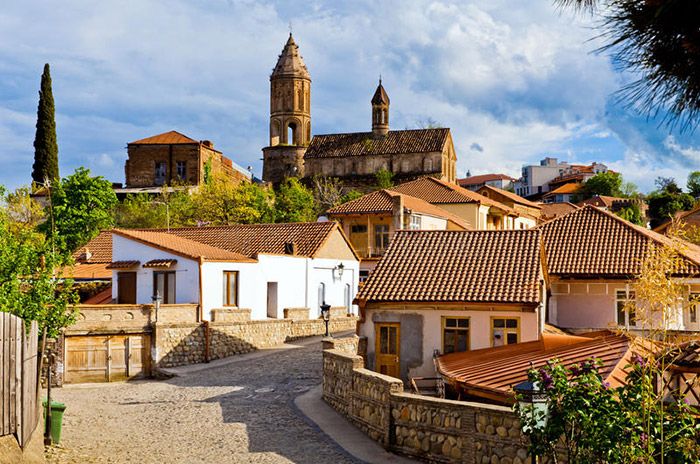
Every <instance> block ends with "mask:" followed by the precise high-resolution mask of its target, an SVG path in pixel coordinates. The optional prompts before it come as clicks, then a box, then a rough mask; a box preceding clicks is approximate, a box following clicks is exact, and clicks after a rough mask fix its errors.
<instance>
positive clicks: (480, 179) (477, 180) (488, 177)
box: [457, 174, 515, 187]
mask: <svg viewBox="0 0 700 464" xmlns="http://www.w3.org/2000/svg"><path fill="white" fill-rule="evenodd" d="M494 180H509V181H511V182H512V181H514V180H515V179H514V178H512V177H510V176H507V175H505V174H482V175H479V176H470V177H465V178H463V179H457V183H458V184H459V185H460V186H462V187H466V186H467V185H481V184H483V183H484V182H491V181H494Z"/></svg>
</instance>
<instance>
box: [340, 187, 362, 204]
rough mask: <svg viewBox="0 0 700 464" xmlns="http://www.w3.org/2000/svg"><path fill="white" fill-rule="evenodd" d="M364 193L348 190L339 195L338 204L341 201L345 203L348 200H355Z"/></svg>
mask: <svg viewBox="0 0 700 464" xmlns="http://www.w3.org/2000/svg"><path fill="white" fill-rule="evenodd" d="M363 195H364V193H362V192H360V191H359V190H354V189H353V190H349V191H348V192H347V193H345V194H344V195H343V196H342V197H340V204H342V203H347V202H348V201H352V200H357V199H358V198H360V197H361V196H363Z"/></svg>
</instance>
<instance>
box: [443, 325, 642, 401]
mask: <svg viewBox="0 0 700 464" xmlns="http://www.w3.org/2000/svg"><path fill="white" fill-rule="evenodd" d="M597 335H598V336H595V337H594V338H591V337H588V336H579V337H577V336H572V335H551V334H543V335H542V338H541V339H540V340H537V341H533V342H525V343H516V344H514V345H506V346H500V347H496V348H486V349H482V350H474V351H466V352H460V353H450V354H447V355H444V356H440V357H439V358H438V359H437V369H438V371H439V372H440V373H441V374H442V375H443V376H445V377H446V378H447V380H448V381H449V382H450V383H454V384H457V385H459V387H460V388H461V389H462V390H464V391H465V392H467V394H469V395H473V396H483V397H486V398H489V399H500V400H501V401H502V402H504V403H507V402H510V401H512V398H513V396H512V395H513V393H512V387H513V386H514V385H517V384H518V383H520V382H523V381H525V380H527V373H528V371H529V370H530V369H531V368H532V367H534V368H540V367H542V366H544V365H546V363H547V361H551V360H552V359H558V360H559V361H560V362H561V363H562V364H563V365H564V366H573V365H575V364H579V363H581V362H585V361H587V360H589V359H591V358H592V357H595V358H596V359H598V360H600V361H601V362H602V366H601V367H600V368H599V372H600V373H601V375H602V377H603V379H605V381H607V382H610V384H611V385H612V386H613V387H615V386H619V385H622V384H624V382H625V378H626V372H625V370H624V369H625V366H626V365H627V364H628V363H629V362H630V359H631V356H632V354H633V349H634V348H635V344H634V342H633V341H632V340H630V339H629V338H627V337H626V336H624V335H613V334H611V333H609V332H608V333H601V334H597Z"/></svg>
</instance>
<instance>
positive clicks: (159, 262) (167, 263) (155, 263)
mask: <svg viewBox="0 0 700 464" xmlns="http://www.w3.org/2000/svg"><path fill="white" fill-rule="evenodd" d="M176 264H177V259H152V260H150V261H148V262H146V263H143V267H166V268H167V267H172V266H174V265H176Z"/></svg>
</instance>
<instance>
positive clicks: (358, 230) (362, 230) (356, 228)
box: [350, 224, 367, 234]
mask: <svg viewBox="0 0 700 464" xmlns="http://www.w3.org/2000/svg"><path fill="white" fill-rule="evenodd" d="M350 233H351V234H366V233H367V226H364V225H359V224H353V225H351V226H350Z"/></svg>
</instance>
